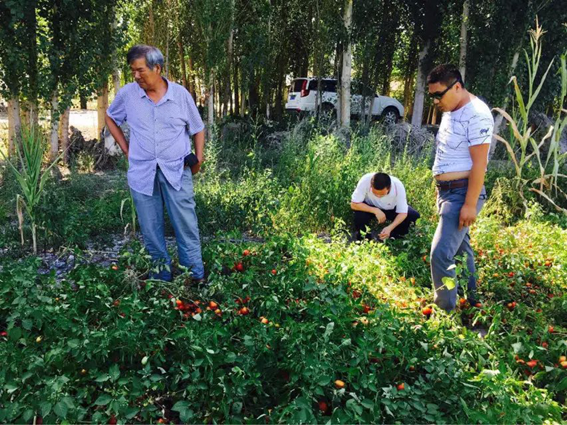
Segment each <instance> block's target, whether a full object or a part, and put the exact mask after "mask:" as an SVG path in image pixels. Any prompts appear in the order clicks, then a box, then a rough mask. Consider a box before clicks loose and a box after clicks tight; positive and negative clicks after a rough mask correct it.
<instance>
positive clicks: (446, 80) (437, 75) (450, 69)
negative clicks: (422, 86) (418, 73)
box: [427, 63, 465, 88]
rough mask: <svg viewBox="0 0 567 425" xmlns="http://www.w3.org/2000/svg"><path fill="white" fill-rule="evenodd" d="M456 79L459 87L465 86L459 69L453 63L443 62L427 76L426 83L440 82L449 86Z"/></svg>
mask: <svg viewBox="0 0 567 425" xmlns="http://www.w3.org/2000/svg"><path fill="white" fill-rule="evenodd" d="M455 81H458V82H459V83H461V87H463V88H464V87H465V82H464V81H463V76H462V75H461V71H459V68H457V67H456V66H455V65H453V64H450V63H444V64H442V65H437V66H436V67H435V68H433V70H431V72H430V73H429V75H428V76H427V84H433V83H442V84H444V85H446V86H447V87H449V86H450V85H451V84H453V82H455Z"/></svg>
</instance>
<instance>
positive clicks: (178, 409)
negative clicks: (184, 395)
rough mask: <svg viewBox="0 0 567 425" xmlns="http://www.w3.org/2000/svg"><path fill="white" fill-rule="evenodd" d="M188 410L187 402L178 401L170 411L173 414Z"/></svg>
mask: <svg viewBox="0 0 567 425" xmlns="http://www.w3.org/2000/svg"><path fill="white" fill-rule="evenodd" d="M186 409H189V402H188V401H178V402H177V403H175V404H174V405H173V407H172V408H171V410H173V411H174V412H182V411H183V410H186Z"/></svg>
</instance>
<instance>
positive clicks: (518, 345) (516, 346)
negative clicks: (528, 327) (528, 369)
mask: <svg viewBox="0 0 567 425" xmlns="http://www.w3.org/2000/svg"><path fill="white" fill-rule="evenodd" d="M512 348H513V349H514V354H518V353H519V352H520V350H521V349H522V343H521V342H520V341H518V342H516V343H515V344H512Z"/></svg>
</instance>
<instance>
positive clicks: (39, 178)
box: [0, 126, 61, 254]
mask: <svg viewBox="0 0 567 425" xmlns="http://www.w3.org/2000/svg"><path fill="white" fill-rule="evenodd" d="M15 145H16V155H15V157H14V158H8V157H7V156H6V155H5V154H4V153H3V152H2V156H3V157H4V159H5V160H6V163H7V164H8V167H9V168H10V169H11V170H12V172H13V174H14V176H15V178H16V180H17V182H18V184H19V189H20V193H18V194H17V195H16V212H17V215H18V223H19V228H20V238H21V243H22V245H24V230H23V225H24V211H25V212H26V213H27V215H28V218H29V220H30V224H31V232H32V243H33V252H34V254H37V219H38V216H37V207H38V205H39V202H40V200H41V196H42V194H43V189H44V186H45V182H46V181H47V178H48V177H49V171H50V170H51V168H53V166H54V165H55V164H56V163H57V161H58V160H59V159H60V158H61V155H60V156H59V157H57V158H56V159H55V160H54V161H53V162H52V163H51V164H49V165H48V167H47V168H46V169H44V170H43V171H42V164H43V157H44V154H45V150H46V142H45V136H44V134H43V133H42V132H41V130H40V129H38V128H35V127H30V128H27V127H24V126H22V128H21V130H20V137H19V138H17V139H16V143H15ZM0 152H1V151H0Z"/></svg>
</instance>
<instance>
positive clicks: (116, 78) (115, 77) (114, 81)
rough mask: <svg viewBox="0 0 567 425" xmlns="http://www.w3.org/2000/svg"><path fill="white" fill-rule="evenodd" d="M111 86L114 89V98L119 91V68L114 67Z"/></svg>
mask: <svg viewBox="0 0 567 425" xmlns="http://www.w3.org/2000/svg"><path fill="white" fill-rule="evenodd" d="M112 86H113V87H114V96H116V94H117V93H118V90H120V68H118V67H115V68H114V69H113V71H112Z"/></svg>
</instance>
